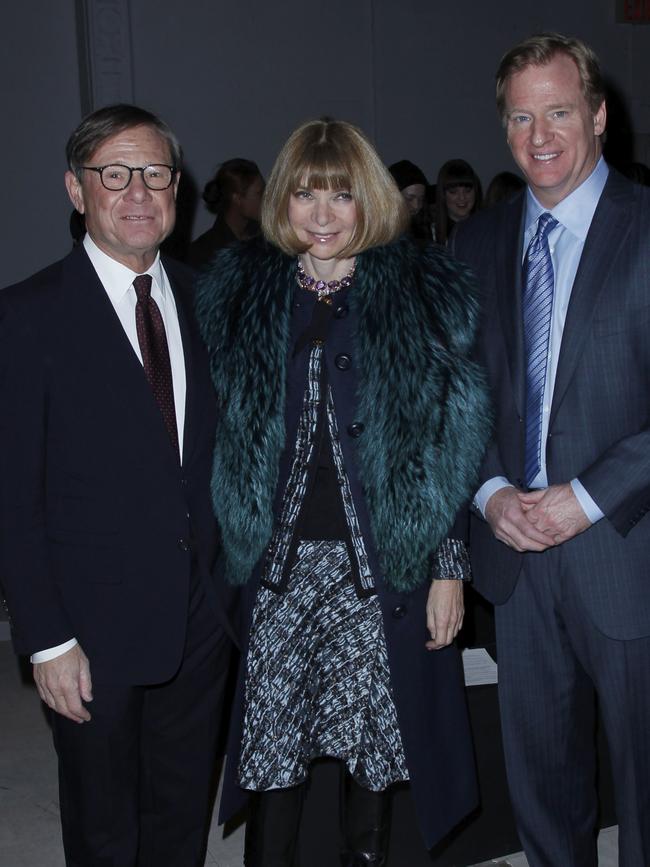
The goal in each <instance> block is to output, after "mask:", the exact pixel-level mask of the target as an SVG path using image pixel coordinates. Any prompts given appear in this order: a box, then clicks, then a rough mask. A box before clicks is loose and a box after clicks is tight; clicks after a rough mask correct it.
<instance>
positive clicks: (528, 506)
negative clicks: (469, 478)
mask: <svg viewBox="0 0 650 867" xmlns="http://www.w3.org/2000/svg"><path fill="white" fill-rule="evenodd" d="M485 518H486V520H487V522H488V523H489V525H490V527H491V528H492V532H493V533H494V535H495V536H496V538H497V539H499V540H500V541H501V542H503V543H504V544H506V545H508V547H510V548H514V550H515V551H545V550H546V549H547V548H551V547H553V546H554V545H561V544H562V542H566V541H568V540H569V539H572V538H573V537H574V536H577V535H578V533H582V532H584V530H586V529H587V528H588V527H590V526H591V522H590V521H589V518H588V517H587V516H586V515H585V513H584V510H583V508H582V506H581V505H580V503H579V502H578V499H577V497H576V495H575V494H574V493H573V488H572V487H571V485H570V484H568V483H565V484H562V485H551V486H550V487H548V488H541V489H540V490H535V491H526V492H524V491H519V490H517V488H513V487H507V488H501V489H500V490H498V491H497V492H496V493H494V494H492V496H491V497H490V499H489V500H488V502H487V505H486V507H485Z"/></svg>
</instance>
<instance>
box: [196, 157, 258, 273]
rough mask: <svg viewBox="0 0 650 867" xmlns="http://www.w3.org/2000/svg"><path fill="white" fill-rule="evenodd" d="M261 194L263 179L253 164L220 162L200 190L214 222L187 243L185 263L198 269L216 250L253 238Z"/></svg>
mask: <svg viewBox="0 0 650 867" xmlns="http://www.w3.org/2000/svg"><path fill="white" fill-rule="evenodd" d="M263 193H264V178H263V177H262V174H261V172H260V170H259V168H258V167H257V165H256V164H255V163H254V162H252V161H251V160H245V159H240V158H237V159H232V160H226V162H225V163H222V164H221V165H220V166H219V168H218V170H217V173H216V174H215V176H214V177H213V178H212V179H211V180H209V181H208V183H207V184H206V185H205V189H204V190H203V201H204V202H205V204H206V207H207V209H208V210H209V211H211V212H212V213H213V214H216V220H215V221H214V225H213V226H212V228H210V229H208V230H207V232H204V233H203V234H202V235H200V236H199V237H198V238H197V239H196V240H195V241H193V242H192V243H191V244H190V249H189V254H188V262H189V264H190V265H193V266H194V267H195V268H201V267H202V266H203V265H205V264H206V263H207V262H209V261H210V259H211V258H212V256H213V254H214V252H215V251H216V250H220V249H221V248H222V247H228V246H230V244H235V243H237V241H244V240H246V239H248V238H253V237H254V236H255V235H257V234H258V233H259V230H260V210H261V207H262V194H263Z"/></svg>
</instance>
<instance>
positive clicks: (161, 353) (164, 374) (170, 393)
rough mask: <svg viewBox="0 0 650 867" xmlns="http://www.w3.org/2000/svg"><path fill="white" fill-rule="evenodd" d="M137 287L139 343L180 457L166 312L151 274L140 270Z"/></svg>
mask: <svg viewBox="0 0 650 867" xmlns="http://www.w3.org/2000/svg"><path fill="white" fill-rule="evenodd" d="M133 288H134V289H135V294H136V295H137V297H138V301H137V304H136V305H135V327H136V330H137V332H138V343H139V344H140V352H141V353H142V363H143V365H144V372H145V376H146V377H147V380H148V382H149V385H150V386H151V390H152V391H153V394H154V397H155V398H156V402H157V403H158V406H159V407H160V412H161V413H162V417H163V419H164V421H165V425H166V426H167V430H168V432H169V436H170V439H171V441H172V444H173V446H174V448H175V449H176V453H177V454H178V455H179V459H180V450H179V447H178V428H177V426H176V409H175V407H174V386H173V384H172V366H171V362H170V360H169V348H168V346H167V336H166V335H165V326H164V323H163V320H162V316H161V315H160V310H159V309H158V305H157V304H156V302H155V301H154V300H153V298H152V297H151V274H140V276H139V277H136V278H135V280H134V281H133Z"/></svg>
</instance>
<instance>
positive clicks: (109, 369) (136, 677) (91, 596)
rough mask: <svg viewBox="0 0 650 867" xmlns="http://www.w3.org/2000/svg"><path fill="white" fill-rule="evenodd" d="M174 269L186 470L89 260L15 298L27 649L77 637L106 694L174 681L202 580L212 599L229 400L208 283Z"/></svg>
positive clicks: (4, 473) (0, 462) (5, 433)
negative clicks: (201, 293) (220, 428)
mask: <svg viewBox="0 0 650 867" xmlns="http://www.w3.org/2000/svg"><path fill="white" fill-rule="evenodd" d="M164 267H165V270H166V272H167V275H168V277H169V280H170V283H171V286H172V288H173V291H174V297H175V299H176V306H177V309H178V316H179V322H180V328H181V335H182V341H183V350H184V355H185V370H186V377H187V399H186V412H185V428H184V445H183V462H182V466H181V465H179V462H178V458H177V456H176V455H175V453H174V451H173V449H172V446H171V443H170V440H169V437H168V434H167V431H166V429H165V426H164V422H163V420H162V416H161V414H160V411H159V409H158V406H157V404H156V402H155V400H154V397H153V394H152V392H151V389H150V387H149V385H148V383H147V380H146V378H145V375H144V370H143V368H142V365H141V364H140V362H139V360H138V358H137V356H136V355H135V353H134V352H133V349H132V347H131V344H130V343H129V340H128V338H127V336H126V334H125V333H124V330H123V328H122V326H121V324H120V322H119V319H118V318H117V315H116V314H115V311H114V309H113V307H112V305H111V303H110V301H109V299H108V296H107V295H106V293H105V291H104V289H103V287H102V285H101V283H100V281H99V279H98V277H97V275H96V273H95V270H94V269H93V267H92V265H91V263H90V261H89V259H88V257H87V256H86V253H85V251H84V250H83V248H78V249H76V250H74V251H73V252H72V253H71V254H70V255H68V256H67V257H66V258H65V259H63V260H62V261H60V262H58V263H56V264H54V265H52V266H51V267H49V268H47V269H46V270H44V271H42V272H40V273H39V274H37V275H35V276H33V277H31V278H30V279H28V280H26V281H25V282H24V283H21V284H18V285H16V286H14V287H11V288H9V289H6V290H5V291H3V292H0V407H1V408H2V409H1V415H0V480H1V481H0V492H1V493H0V582H1V583H2V585H3V586H4V590H5V593H6V596H7V600H8V604H9V610H10V615H11V619H12V627H13V636H14V642H15V646H16V649H17V650H18V652H19V653H25V654H30V653H33V652H35V651H38V650H42V649H44V648H48V647H52V646H55V645H58V644H60V643H62V642H64V641H66V640H67V639H69V638H71V637H73V636H74V637H76V638H77V639H78V640H79V642H80V644H81V646H82V647H83V649H84V651H85V653H86V655H87V656H88V657H89V660H90V666H91V671H92V674H93V679H94V680H97V681H100V680H103V681H105V682H115V683H122V684H136V683H143V684H144V683H157V682H161V681H165V680H167V679H168V678H170V677H171V676H172V675H173V674H174V673H175V671H176V669H177V668H178V666H179V664H180V661H181V658H182V653H183V645H184V640H185V630H186V620H187V601H188V592H189V586H190V571H191V569H194V570H195V574H196V573H198V576H199V578H200V580H203V581H204V582H205V583H206V586H207V587H208V589H209V592H212V588H211V587H210V573H211V568H212V563H213V560H214V557H215V553H216V549H217V530H216V524H215V521H214V518H213V514H212V508H211V504H210V500H209V491H208V484H209V477H210V465H211V453H212V447H213V442H214V426H215V401H214V396H213V390H212V385H211V382H210V379H209V374H208V367H207V360H206V357H205V354H204V349H203V346H202V344H201V341H200V338H199V336H198V334H197V332H196V331H195V327H194V324H193V319H192V308H191V299H190V298H189V286H190V282H191V276H192V274H191V272H190V271H189V270H188V269H186V268H185V267H184V266H181V265H178V264H177V263H174V262H172V261H169V260H164ZM217 611H218V604H217V602H216V598H215V617H216V616H217V613H216V612H217Z"/></svg>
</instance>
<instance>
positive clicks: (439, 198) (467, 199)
mask: <svg viewBox="0 0 650 867" xmlns="http://www.w3.org/2000/svg"><path fill="white" fill-rule="evenodd" d="M436 186H437V190H436V219H435V226H434V228H435V240H436V242H437V243H438V244H442V246H443V247H444V246H446V245H447V242H448V240H449V236H450V234H451V233H452V231H453V229H454V226H455V225H456V223H460V222H462V221H463V220H466V219H467V218H468V217H469V216H470V214H473V213H474V212H475V211H476V210H478V208H480V207H481V200H482V190H481V182H480V180H479V178H478V175H477V174H476V172H475V171H474V169H473V168H472V167H471V166H470V164H469V163H466V162H465V160H448V161H447V162H446V163H445V164H444V165H443V166H442V168H441V169H440V171H439V172H438V181H437V184H436Z"/></svg>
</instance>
